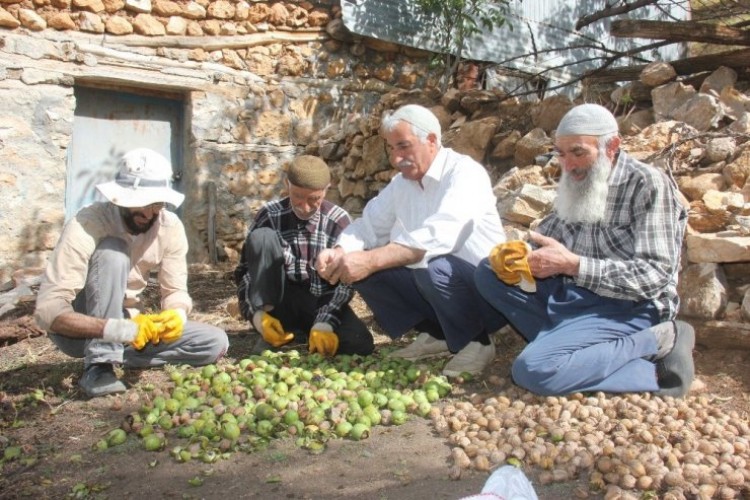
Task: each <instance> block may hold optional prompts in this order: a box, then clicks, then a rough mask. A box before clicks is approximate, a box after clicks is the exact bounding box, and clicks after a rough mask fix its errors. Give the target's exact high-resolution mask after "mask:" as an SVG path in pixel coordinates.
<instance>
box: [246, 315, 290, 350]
mask: <svg viewBox="0 0 750 500" xmlns="http://www.w3.org/2000/svg"><path fill="white" fill-rule="evenodd" d="M253 326H254V327H255V329H256V330H257V331H258V333H260V334H261V336H263V340H265V341H266V342H268V343H269V344H271V345H272V346H274V347H281V346H283V345H284V344H288V343H289V342H291V341H292V339H294V334H293V333H290V332H284V328H283V327H282V326H281V321H279V320H278V319H276V318H274V317H273V316H271V315H270V314H268V313H267V312H265V311H257V312H256V313H255V314H254V315H253Z"/></svg>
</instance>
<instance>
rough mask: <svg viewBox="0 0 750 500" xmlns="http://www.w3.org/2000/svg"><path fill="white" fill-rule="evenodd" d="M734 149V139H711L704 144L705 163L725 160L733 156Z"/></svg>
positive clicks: (735, 142)
mask: <svg viewBox="0 0 750 500" xmlns="http://www.w3.org/2000/svg"><path fill="white" fill-rule="evenodd" d="M736 149H737V141H736V140H735V139H734V137H712V138H711V139H709V140H708V142H707V143H706V149H705V156H704V160H705V163H716V162H717V161H724V160H727V159H729V157H730V156H734V152H735V150H736ZM743 184H744V181H743Z"/></svg>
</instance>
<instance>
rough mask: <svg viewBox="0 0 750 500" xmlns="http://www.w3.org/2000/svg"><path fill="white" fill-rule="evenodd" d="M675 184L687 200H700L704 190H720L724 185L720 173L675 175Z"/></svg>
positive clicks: (704, 192)
mask: <svg viewBox="0 0 750 500" xmlns="http://www.w3.org/2000/svg"><path fill="white" fill-rule="evenodd" d="M676 181H677V186H678V187H679V188H680V191H682V193H683V194H684V195H685V196H686V197H687V198H688V200H690V201H693V200H700V199H702V198H703V195H704V194H706V192H708V191H710V190H712V189H715V190H718V191H721V190H722V189H724V187H725V186H726V183H725V182H724V176H723V175H722V174H700V175H696V176H695V177H688V176H681V177H677V179H676Z"/></svg>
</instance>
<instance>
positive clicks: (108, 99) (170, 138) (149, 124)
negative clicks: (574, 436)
mask: <svg viewBox="0 0 750 500" xmlns="http://www.w3.org/2000/svg"><path fill="white" fill-rule="evenodd" d="M75 97H76V110H75V117H74V121H73V140H72V144H71V146H70V148H69V150H68V159H67V163H68V164H67V175H66V187H65V218H66V220H67V219H69V218H70V217H72V216H73V215H75V213H76V212H77V211H78V210H79V209H80V208H81V207H83V206H85V205H88V204H89V203H91V202H93V201H99V200H103V197H102V196H101V195H100V194H99V193H98V191H97V190H96V189H95V186H96V185H97V184H99V183H102V182H107V181H110V180H112V179H113V178H114V176H115V174H116V173H117V161H118V159H119V158H120V157H121V156H122V155H123V154H124V153H126V152H127V151H129V150H131V149H134V148H138V147H146V148H151V149H153V150H154V151H157V152H159V153H161V154H163V155H164V156H165V157H166V158H169V159H170V160H171V161H172V166H173V169H174V172H175V179H174V181H175V182H174V187H175V189H177V190H178V191H180V190H181V189H180V179H181V177H182V148H183V134H184V103H183V101H181V100H179V99H168V98H163V97H158V96H152V95H140V94H134V93H127V92H121V91H113V90H105V89H97V88H91V87H76V89H75Z"/></svg>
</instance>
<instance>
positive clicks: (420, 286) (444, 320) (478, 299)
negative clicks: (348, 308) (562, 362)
mask: <svg viewBox="0 0 750 500" xmlns="http://www.w3.org/2000/svg"><path fill="white" fill-rule="evenodd" d="M474 270H475V267H474V266H473V265H471V264H469V263H468V262H466V261H464V260H463V259H459V258H458V257H455V256H453V255H444V256H441V257H436V258H434V259H432V260H431V261H430V262H429V263H428V265H427V268H426V269H411V268H408V267H394V268H392V269H385V270H383V271H379V272H377V273H373V274H372V275H371V276H369V277H367V278H366V279H364V280H362V281H360V282H358V283H355V284H354V288H355V290H357V291H358V292H359V293H360V294H361V295H362V298H363V299H364V300H365V302H367V305H368V306H370V309H372V311H373V313H374V314H375V319H376V320H377V321H378V324H380V326H381V327H382V328H383V330H385V331H386V333H387V334H388V335H389V336H390V337H391V338H398V337H400V336H402V335H403V334H405V333H406V332H407V331H409V330H410V329H412V328H415V329H417V330H421V331H426V332H427V333H429V334H430V335H432V336H433V337H437V338H444V339H445V341H446V343H447V344H448V349H449V350H450V351H451V352H454V353H456V352H458V351H460V350H461V349H463V348H464V347H466V346H467V345H468V344H469V342H473V341H477V342H482V343H484V344H489V334H491V333H493V332H495V331H496V330H498V329H500V328H502V327H503V326H505V325H506V324H507V322H506V321H505V319H504V318H502V317H499V316H498V315H497V314H496V313H495V311H494V310H493V309H492V308H491V307H490V305H489V304H488V303H487V302H485V300H484V299H483V298H482V296H481V295H479V292H478V291H477V289H476V285H475V284H474Z"/></svg>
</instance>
